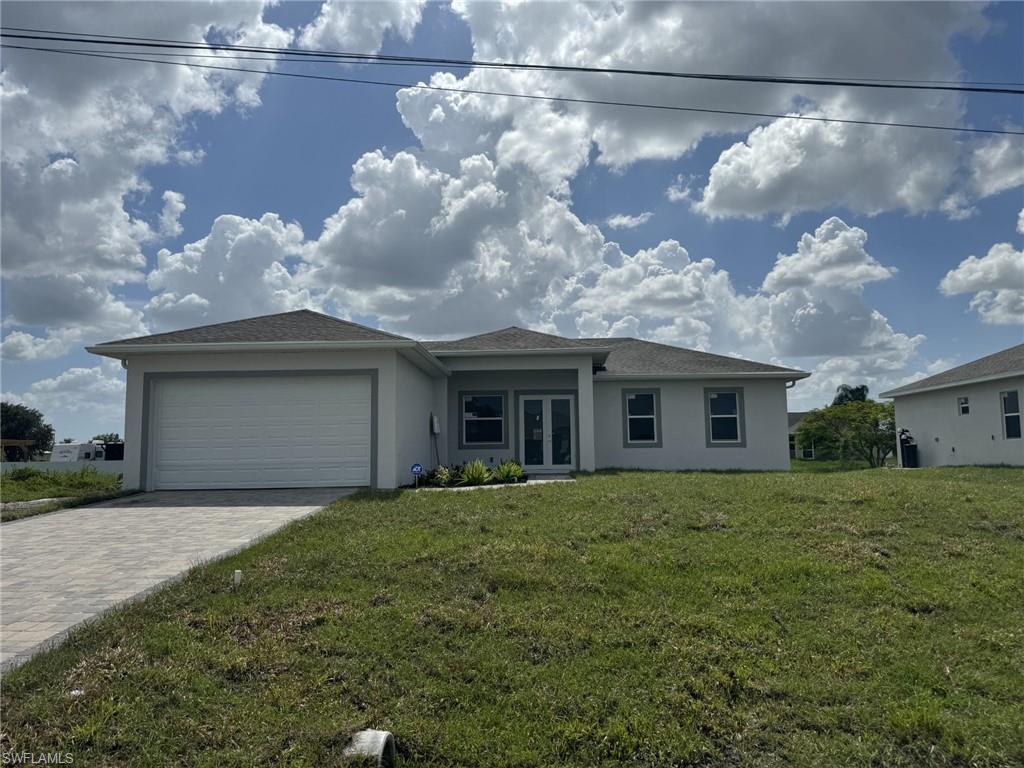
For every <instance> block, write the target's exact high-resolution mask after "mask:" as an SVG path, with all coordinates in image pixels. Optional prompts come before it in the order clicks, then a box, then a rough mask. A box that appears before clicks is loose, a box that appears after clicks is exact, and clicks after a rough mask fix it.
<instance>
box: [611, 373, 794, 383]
mask: <svg viewBox="0 0 1024 768" xmlns="http://www.w3.org/2000/svg"><path fill="white" fill-rule="evenodd" d="M810 375H811V374H809V373H808V372H807V371H746V372H743V373H739V372H736V373H725V372H721V373H716V372H713V371H709V372H707V373H596V374H594V380H595V381H598V380H600V381H650V380H658V381H662V380H664V381H671V380H673V379H680V380H686V379H769V380H770V379H779V380H781V381H798V380H800V379H806V378H807V377H808V376H810Z"/></svg>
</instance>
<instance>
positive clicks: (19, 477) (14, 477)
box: [4, 467, 43, 483]
mask: <svg viewBox="0 0 1024 768" xmlns="http://www.w3.org/2000/svg"><path fill="white" fill-rule="evenodd" d="M42 476H43V472H42V471H41V470H38V469H34V468H32V467H18V468H17V469H12V470H11V471H10V472H8V473H6V474H5V475H4V480H11V481H13V482H15V483H25V482H28V481H29V480H35V479H37V478H40V477H42Z"/></svg>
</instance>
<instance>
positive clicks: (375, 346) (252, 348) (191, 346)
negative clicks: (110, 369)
mask: <svg viewBox="0 0 1024 768" xmlns="http://www.w3.org/2000/svg"><path fill="white" fill-rule="evenodd" d="M353 350H367V351H372V350H396V351H398V352H400V353H402V354H403V355H405V356H406V357H409V358H410V359H414V360H416V361H419V362H420V363H422V364H423V365H422V366H421V367H423V366H426V367H427V368H429V369H430V370H434V371H436V372H437V373H440V374H442V375H444V376H447V375H449V374H450V373H451V371H450V370H449V369H448V366H446V365H445V364H444V363H443V362H441V361H440V360H438V359H437V358H436V357H435V356H434V355H433V354H431V353H430V351H429V350H428V349H427V348H426V347H424V346H423V345H422V344H420V343H419V342H418V341H412V340H411V339H410V340H402V339H396V340H395V341H226V342H199V343H188V344H173V343H172V344H99V345H97V346H93V347H86V348H85V351H86V352H91V353H92V354H94V355H102V356H104V357H112V358H114V359H115V360H126V359H128V358H130V357H133V356H136V355H180V354H208V353H215V352H221V353H223V352H319V351H336V352H344V351H353Z"/></svg>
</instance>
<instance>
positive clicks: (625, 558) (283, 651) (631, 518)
mask: <svg viewBox="0 0 1024 768" xmlns="http://www.w3.org/2000/svg"><path fill="white" fill-rule="evenodd" d="M236 568H240V569H242V571H243V579H242V584H241V586H240V588H238V589H237V590H233V589H232V588H231V587H230V581H231V573H232V571H233V570H234V569H236ZM1022 574H1024V475H1022V473H1021V471H1020V470H1015V469H961V468H955V469H942V470H917V471H913V472H900V471H894V470H868V471H858V472H846V473H826V474H796V473H750V474H735V473H722V474H710V473H683V474H659V473H641V472H629V473H602V474H597V475H592V476H584V477H581V478H580V480H579V482H577V483H576V484H552V485H544V486H536V487H531V488H514V489H501V490H490V491H480V492H475V491H471V492H467V493H445V492H436V493H427V492H420V493H415V492H402V493H393V494H378V495H370V494H366V495H362V496H357V497H354V498H351V499H348V500H344V501H342V502H339V503H338V504H335V505H334V506H333V507H331V508H330V509H329V510H327V511H326V512H323V513H321V514H319V515H316V516H314V517H312V518H308V519H306V520H302V521H299V522H297V523H294V524H292V525H291V526H289V527H288V528H287V529H285V530H284V531H282V532H281V533H279V534H277V535H275V536H273V537H271V538H270V539H268V540H266V541H264V542H262V543H260V544H259V545H257V546H255V547H253V548H251V549H249V550H247V551H245V552H243V553H241V554H239V555H237V556H235V557H232V558H229V559H227V560H225V561H223V562H220V563H216V564H213V565H211V566H206V567H202V568H199V569H197V570H196V571H194V572H193V573H192V574H191V575H190V576H189V577H188V578H187V579H186V580H185V581H183V582H181V583H178V584H176V585H173V586H171V587H170V588H168V589H166V590H163V591H161V592H159V593H157V594H155V595H153V596H151V597H150V598H149V599H148V600H146V601H145V602H144V603H140V604H137V605H134V606H130V607H127V608H124V609H121V610H118V611H117V612H116V613H115V614H112V615H110V616H108V617H107V618H106V619H104V620H102V621H100V622H97V623H95V624H93V625H90V626H86V627H84V628H81V629H80V630H78V631H76V632H75V633H74V634H73V635H72V636H71V638H70V640H69V641H68V642H67V643H65V644H64V645H63V646H61V647H60V648H57V649H55V650H53V651H51V652H49V653H46V654H44V655H42V656H39V657H36V658H35V659H33V660H31V661H30V662H28V663H27V664H26V665H25V666H24V667H21V668H20V669H17V670H15V671H13V672H11V673H9V674H7V675H5V677H4V681H3V683H4V684H3V695H2V702H0V703H2V705H3V706H2V708H3V715H4V722H3V731H4V734H3V748H4V749H5V750H6V749H13V750H14V751H15V752H21V751H22V750H26V751H32V752H36V753H39V752H43V751H48V750H60V751H69V752H71V753H73V755H74V759H75V764H76V765H77V764H81V765H133V766H134V765H137V766H151V765H196V766H207V765H208V766H213V765H217V766H252V765H291V766H322V765H323V766H325V765H334V764H338V761H339V755H340V753H341V750H342V749H343V747H344V745H345V744H346V742H347V738H348V734H349V733H351V732H352V731H353V730H355V729H358V728H362V727H367V726H371V727H377V728H385V729H388V730H391V731H393V732H394V733H395V736H396V739H397V742H398V747H399V752H400V765H403V766H489V767H494V766H509V767H510V766H517V767H519V768H522V767H525V766H580V767H582V766H588V767H590V766H618V765H634V766H672V765H726V766H765V765H774V766H846V765H848V766H864V765H875V766H904V765H905V766H918V765H972V766H1007V765H1020V764H1021V763H1024V610H1022V606H1024V579H1022ZM73 690H77V691H81V694H80V695H75V696H72V694H71V691H73Z"/></svg>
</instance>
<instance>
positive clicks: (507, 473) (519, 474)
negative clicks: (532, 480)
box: [494, 460, 524, 483]
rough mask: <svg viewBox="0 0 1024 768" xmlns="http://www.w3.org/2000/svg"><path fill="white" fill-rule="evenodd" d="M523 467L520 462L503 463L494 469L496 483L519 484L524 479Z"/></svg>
mask: <svg viewBox="0 0 1024 768" xmlns="http://www.w3.org/2000/svg"><path fill="white" fill-rule="evenodd" d="M523 474H524V473H523V467H522V465H521V464H520V463H519V462H518V461H512V460H509V461H503V462H501V464H499V465H498V466H497V467H495V469H494V481H495V482H498V483H518V482H519V481H520V480H522V478H523Z"/></svg>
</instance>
